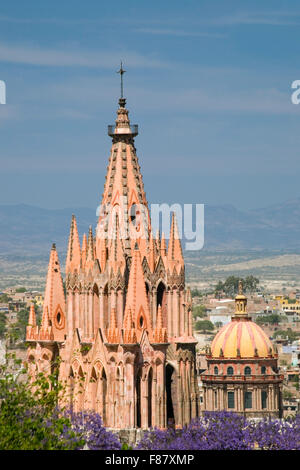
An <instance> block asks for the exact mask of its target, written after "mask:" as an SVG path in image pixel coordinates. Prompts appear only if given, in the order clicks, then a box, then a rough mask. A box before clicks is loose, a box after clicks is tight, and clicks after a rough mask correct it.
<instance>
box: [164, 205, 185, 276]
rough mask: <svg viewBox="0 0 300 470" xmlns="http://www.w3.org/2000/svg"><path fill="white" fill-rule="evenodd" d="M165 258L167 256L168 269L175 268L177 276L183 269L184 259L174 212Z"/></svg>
mask: <svg viewBox="0 0 300 470" xmlns="http://www.w3.org/2000/svg"><path fill="white" fill-rule="evenodd" d="M167 256H168V262H169V267H170V268H171V270H172V271H173V269H174V268H175V269H176V271H177V273H178V274H179V272H180V270H181V268H183V267H184V259H183V254H182V249H181V242H180V238H179V232H178V227H177V222H176V215H175V212H173V215H172V222H171V230H170V239H169V245H168V255H167Z"/></svg>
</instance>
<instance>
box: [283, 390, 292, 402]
mask: <svg viewBox="0 0 300 470" xmlns="http://www.w3.org/2000/svg"><path fill="white" fill-rule="evenodd" d="M282 398H283V399H284V400H288V399H289V398H293V394H292V392H290V390H283V392H282Z"/></svg>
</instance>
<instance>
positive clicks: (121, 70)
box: [117, 61, 126, 99]
mask: <svg viewBox="0 0 300 470" xmlns="http://www.w3.org/2000/svg"><path fill="white" fill-rule="evenodd" d="M125 72H126V70H124V69H123V64H122V61H121V67H120V70H118V71H117V73H119V74H120V78H121V99H123V75H124V73H125Z"/></svg>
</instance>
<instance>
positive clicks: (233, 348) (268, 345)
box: [211, 317, 276, 358]
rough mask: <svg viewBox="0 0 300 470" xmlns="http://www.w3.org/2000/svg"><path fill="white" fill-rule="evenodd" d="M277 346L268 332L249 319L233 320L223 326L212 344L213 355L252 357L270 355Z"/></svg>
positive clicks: (274, 352) (272, 354)
mask: <svg viewBox="0 0 300 470" xmlns="http://www.w3.org/2000/svg"><path fill="white" fill-rule="evenodd" d="M274 354H276V351H275V348H274V346H273V344H272V342H271V341H270V339H269V338H268V336H267V335H266V333H265V332H264V331H263V330H262V329H261V328H260V327H259V326H258V325H257V324H256V323H254V322H252V321H251V320H250V318H249V317H248V319H240V320H239V321H235V320H234V319H233V321H231V322H230V323H228V324H227V325H225V326H223V328H221V330H220V331H219V332H218V333H217V335H216V336H215V338H214V340H213V342H212V344H211V355H212V357H220V358H221V357H222V358H238V357H239V358H240V357H241V358H251V357H270V356H274Z"/></svg>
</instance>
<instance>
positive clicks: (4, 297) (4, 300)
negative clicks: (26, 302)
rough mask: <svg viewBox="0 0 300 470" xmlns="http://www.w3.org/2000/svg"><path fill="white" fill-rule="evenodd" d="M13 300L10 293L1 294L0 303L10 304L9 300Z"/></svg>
mask: <svg viewBox="0 0 300 470" xmlns="http://www.w3.org/2000/svg"><path fill="white" fill-rule="evenodd" d="M11 300H12V298H11V297H9V295H7V294H2V295H0V304H8V302H10V301H11Z"/></svg>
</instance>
